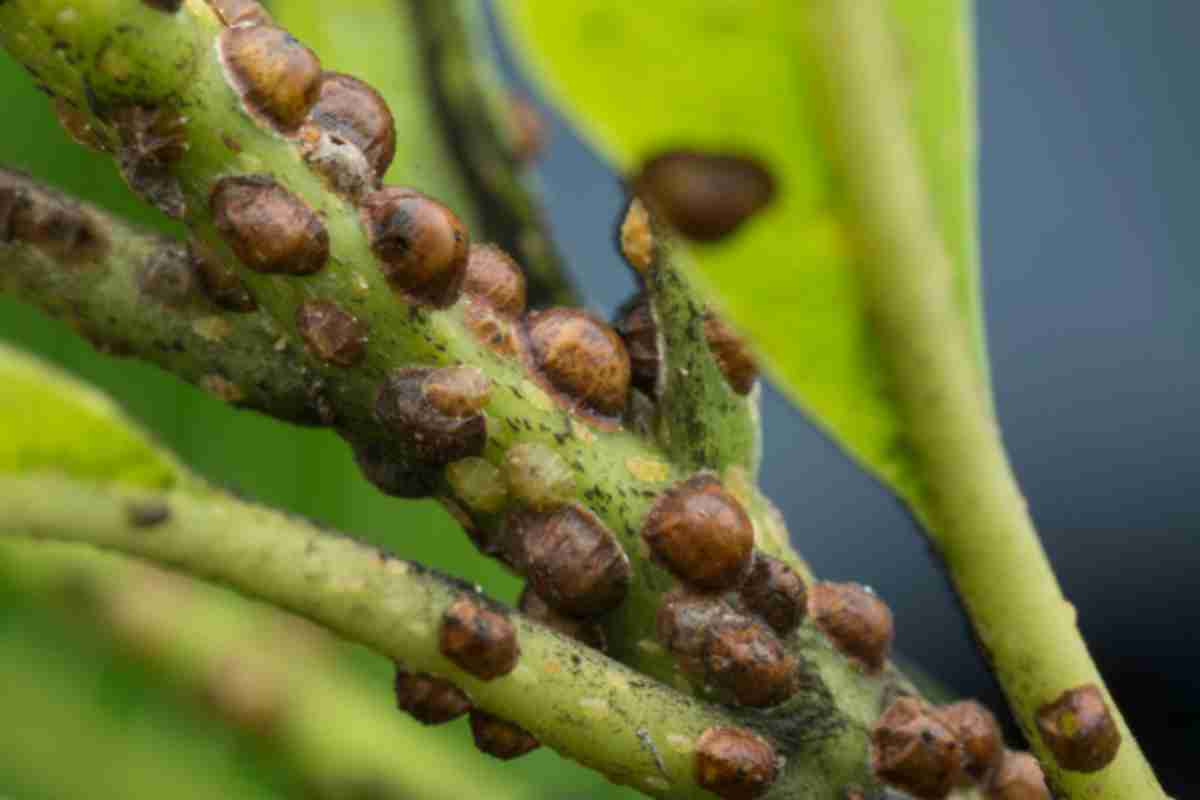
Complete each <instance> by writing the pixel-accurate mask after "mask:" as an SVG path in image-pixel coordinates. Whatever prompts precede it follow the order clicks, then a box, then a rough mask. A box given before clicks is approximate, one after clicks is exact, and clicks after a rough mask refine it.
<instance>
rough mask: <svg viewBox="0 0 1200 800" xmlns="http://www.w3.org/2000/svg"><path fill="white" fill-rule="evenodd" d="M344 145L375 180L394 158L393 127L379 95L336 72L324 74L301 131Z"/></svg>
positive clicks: (390, 114)
mask: <svg viewBox="0 0 1200 800" xmlns="http://www.w3.org/2000/svg"><path fill="white" fill-rule="evenodd" d="M310 126H311V127H314V128H317V129H318V130H320V131H321V132H323V133H325V134H328V135H329V136H332V137H334V138H335V139H340V140H342V141H345V142H348V143H349V144H351V145H353V146H354V147H356V148H358V150H359V152H361V153H362V154H363V156H365V157H366V159H367V163H368V164H370V166H371V170H372V171H373V173H374V176H375V182H376V183H378V181H379V180H381V179H382V178H383V174H384V173H385V172H387V170H388V167H389V166H391V164H392V158H393V157H394V156H395V155H396V124H395V122H394V121H393V119H392V112H391V110H389V109H388V106H387V103H386V102H385V101H384V99H383V97H382V96H381V95H380V94H379V92H377V91H375V89H374V88H372V87H371V86H370V85H368V84H366V83H364V82H363V81H360V80H359V79H358V78H353V77H351V76H349V75H343V74H341V73H339V72H326V73H324V74H323V75H322V76H321V85H320V88H319V90H318V92H317V99H316V102H315V103H314V104H313V106H312V108H311V109H310V110H309V112H308V119H307V120H305V123H304V127H305V128H308V127H310Z"/></svg>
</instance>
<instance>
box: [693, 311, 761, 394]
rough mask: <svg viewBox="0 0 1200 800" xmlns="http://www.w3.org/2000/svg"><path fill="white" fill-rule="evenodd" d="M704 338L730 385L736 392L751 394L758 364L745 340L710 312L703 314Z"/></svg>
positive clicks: (756, 376) (756, 377)
mask: <svg viewBox="0 0 1200 800" xmlns="http://www.w3.org/2000/svg"><path fill="white" fill-rule="evenodd" d="M704 338H705V339H707V340H708V349H709V350H710V351H711V352H712V354H713V358H714V359H715V360H716V362H717V367H718V368H720V370H721V374H722V375H724V376H725V380H726V381H727V382H728V383H729V386H730V387H731V388H732V389H733V390H734V391H735V392H737V393H738V394H741V395H746V394H750V390H751V389H753V388H754V382H755V381H756V380H757V379H758V363H757V362H755V360H754V356H753V355H751V354H750V348H749V347H748V346H747V345H746V341H745V340H744V339H742V337H740V336H738V335H737V334H736V333H734V331H733V328H731V327H729V325H728V324H727V323H726V322H725V321H724V320H722V319H721V318H720V317H718V316H716V315H715V314H713V313H711V312H710V313H708V314H706V315H705V317H704Z"/></svg>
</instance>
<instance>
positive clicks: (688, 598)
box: [655, 589, 744, 678]
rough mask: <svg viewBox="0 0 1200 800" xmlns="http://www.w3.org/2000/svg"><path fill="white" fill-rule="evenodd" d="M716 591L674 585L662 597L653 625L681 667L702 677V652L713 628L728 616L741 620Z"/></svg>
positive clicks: (706, 646)
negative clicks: (703, 592) (674, 588)
mask: <svg viewBox="0 0 1200 800" xmlns="http://www.w3.org/2000/svg"><path fill="white" fill-rule="evenodd" d="M741 619H744V618H742V617H738V616H737V615H736V614H735V613H734V611H733V609H732V608H730V607H729V605H728V604H727V603H726V602H725V601H724V600H723V599H721V597H720V596H719V595H713V594H696V593H694V592H691V591H689V590H687V589H676V590H675V591H672V592H669V593H668V594H666V595H665V596H664V597H663V601H662V605H660V606H659V608H658V614H657V616H656V618H655V627H656V630H657V633H658V640H659V641H660V642H661V643H662V644H663V646H664V647H666V648H667V650H668V651H670V652H671V654H672V655H674V656H675V659H676V661H677V663H678V664H679V667H680V669H682V670H683V671H684V672H686V673H688V674H689V675H691V676H693V677H695V678H703V677H704V672H705V664H704V656H705V651H706V650H707V648H708V642H709V639H710V637H711V633H712V631H714V630H716V629H717V628H719V627H721V626H722V625H723V624H725V623H726V621H728V620H734V621H737V620H741Z"/></svg>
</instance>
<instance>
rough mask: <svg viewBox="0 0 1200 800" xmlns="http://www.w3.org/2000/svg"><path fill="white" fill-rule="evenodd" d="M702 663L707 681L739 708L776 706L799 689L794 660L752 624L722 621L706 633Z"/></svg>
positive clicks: (767, 632) (758, 625)
mask: <svg viewBox="0 0 1200 800" xmlns="http://www.w3.org/2000/svg"><path fill="white" fill-rule="evenodd" d="M704 661H705V672H706V677H707V680H708V681H709V682H710V683H712V684H713V685H715V686H717V687H719V688H721V689H724V690H726V691H728V692H730V693H732V695H733V699H734V701H735V702H736V703H738V704H739V705H743V706H753V707H755V708H762V707H766V706H773V705H777V704H779V703H782V702H783V701H784V700H787V699H788V698H789V697H791V696H792V695H793V694H795V693H796V691H797V690H798V689H799V688H800V681H799V677H800V676H799V674H798V672H797V664H796V659H795V657H793V656H792V655H791V654H789V653H788V652H787V651H786V650H784V648H783V645H782V644H781V643H780V641H779V639H777V638H776V637H775V635H774V634H773V633H771V631H770V629H768V628H767V627H766V626H765V625H762V624H761V623H759V622H756V621H754V620H749V619H738V618H735V617H732V616H731V617H727V618H726V619H724V620H722V621H721V622H720V624H718V625H717V626H715V627H714V628H713V629H712V631H710V635H709V639H708V644H707V646H706V647H705V653H704Z"/></svg>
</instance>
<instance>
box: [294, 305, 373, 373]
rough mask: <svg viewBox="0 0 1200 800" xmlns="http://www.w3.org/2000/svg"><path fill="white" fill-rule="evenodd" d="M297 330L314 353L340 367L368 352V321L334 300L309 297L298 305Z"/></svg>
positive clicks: (349, 363) (353, 364)
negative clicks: (359, 317) (364, 320)
mask: <svg viewBox="0 0 1200 800" xmlns="http://www.w3.org/2000/svg"><path fill="white" fill-rule="evenodd" d="M296 330H297V331H298V332H299V333H300V338H302V339H304V343H305V344H306V345H307V346H308V350H309V352H310V353H312V354H313V355H315V356H316V357H317V358H319V359H321V360H322V361H328V362H329V363H331V364H336V365H338V366H339V367H353V366H355V365H357V364H359V363H361V362H362V360H363V357H364V356H366V354H367V325H366V323H365V322H363V321H361V320H360V319H358V318H357V317H355V316H354V315H353V314H351V313H350V312H348V311H345V310H344V309H342V307H341V306H339V305H338V304H337V303H335V302H333V301H332V300H305V301H304V302H303V303H301V304H300V306H299V308H297V309H296Z"/></svg>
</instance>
